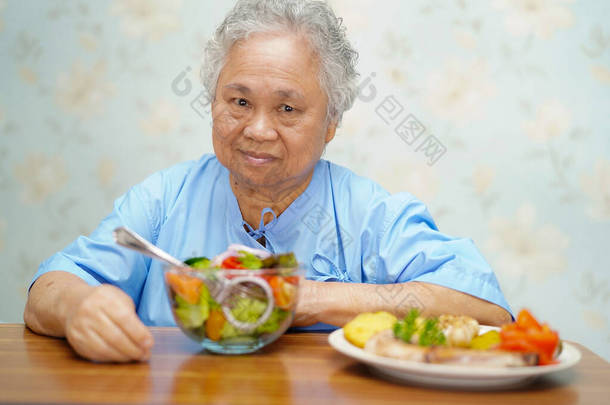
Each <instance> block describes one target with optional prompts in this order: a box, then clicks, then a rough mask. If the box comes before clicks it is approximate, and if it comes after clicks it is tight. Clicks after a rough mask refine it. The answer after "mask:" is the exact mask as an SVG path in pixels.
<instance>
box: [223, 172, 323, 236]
mask: <svg viewBox="0 0 610 405" xmlns="http://www.w3.org/2000/svg"><path fill="white" fill-rule="evenodd" d="M312 177H313V170H312V171H311V172H310V173H309V175H308V176H307V177H306V178H305V179H304V180H303V181H301V182H300V183H298V184H296V185H293V186H290V187H286V188H284V189H280V190H269V189H260V188H253V187H252V186H250V185H247V184H243V183H241V182H240V181H239V180H237V179H236V178H235V177H233V175H232V174H231V175H230V177H229V178H230V181H231V189H232V190H233V194H234V195H235V198H236V199H237V203H238V204H239V210H240V211H241V215H242V217H243V219H244V221H246V222H247V223H248V224H249V225H250V226H251V227H252V228H254V229H258V226H259V224H260V220H261V211H262V210H263V209H264V208H267V207H269V208H271V209H272V210H273V212H274V213H275V215H276V216H278V217H279V216H280V214H281V213H282V212H284V210H286V208H288V207H289V206H290V204H292V202H293V201H294V200H296V198H297V197H298V196H300V195H301V194H302V193H303V192H304V191H305V189H306V188H307V186H308V185H309V183H310V182H311V178H312ZM272 220H273V215H272V214H271V213H266V214H265V218H264V223H265V224H267V223H269V222H271V221H272Z"/></svg>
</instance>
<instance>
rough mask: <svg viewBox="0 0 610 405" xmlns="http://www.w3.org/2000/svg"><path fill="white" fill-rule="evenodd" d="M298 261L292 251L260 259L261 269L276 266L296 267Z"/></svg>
mask: <svg viewBox="0 0 610 405" xmlns="http://www.w3.org/2000/svg"><path fill="white" fill-rule="evenodd" d="M298 265H299V263H298V262H297V258H296V256H295V255H294V253H292V252H291V253H284V254H280V255H272V256H269V257H267V258H265V259H263V260H262V268H263V269H271V268H276V267H297V266H298Z"/></svg>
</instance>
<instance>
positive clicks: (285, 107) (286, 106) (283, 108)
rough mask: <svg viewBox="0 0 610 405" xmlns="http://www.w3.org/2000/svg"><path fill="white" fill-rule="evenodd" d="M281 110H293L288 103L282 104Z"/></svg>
mask: <svg viewBox="0 0 610 405" xmlns="http://www.w3.org/2000/svg"><path fill="white" fill-rule="evenodd" d="M282 111H284V112H291V111H294V108H292V107H291V106H289V105H286V104H284V105H283V106H282Z"/></svg>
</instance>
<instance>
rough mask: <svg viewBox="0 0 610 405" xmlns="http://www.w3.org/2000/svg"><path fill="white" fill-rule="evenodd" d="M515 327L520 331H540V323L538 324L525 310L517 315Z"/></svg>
mask: <svg viewBox="0 0 610 405" xmlns="http://www.w3.org/2000/svg"><path fill="white" fill-rule="evenodd" d="M517 325H519V327H520V328H521V329H536V330H540V329H542V326H540V323H538V321H537V320H536V318H534V316H533V315H532V314H531V312H530V311H528V310H527V309H522V310H521V311H520V312H519V315H517Z"/></svg>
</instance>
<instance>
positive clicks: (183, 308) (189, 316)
mask: <svg viewBox="0 0 610 405" xmlns="http://www.w3.org/2000/svg"><path fill="white" fill-rule="evenodd" d="M175 300H176V316H177V317H178V318H179V319H180V321H181V323H182V325H183V326H184V327H185V328H198V327H200V326H201V325H203V323H204V322H205V321H206V320H207V319H208V316H210V302H213V303H214V304H216V302H215V301H214V300H213V299H212V297H211V296H210V292H209V291H208V289H207V287H206V286H205V284H204V285H202V286H201V293H200V296H199V303H198V304H196V305H193V304H190V303H188V302H187V301H186V300H185V299H184V298H182V297H181V296H179V295H176V296H175ZM216 305H218V304H216Z"/></svg>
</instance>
